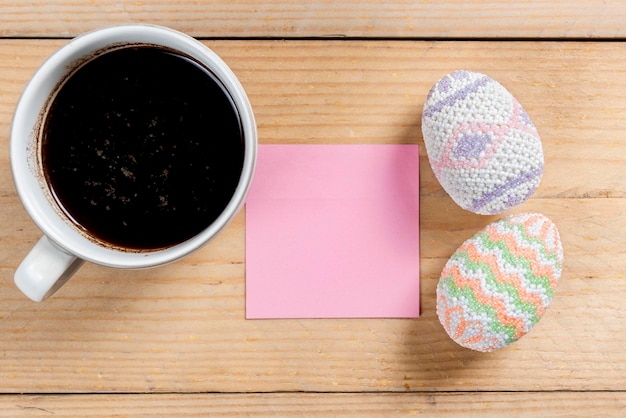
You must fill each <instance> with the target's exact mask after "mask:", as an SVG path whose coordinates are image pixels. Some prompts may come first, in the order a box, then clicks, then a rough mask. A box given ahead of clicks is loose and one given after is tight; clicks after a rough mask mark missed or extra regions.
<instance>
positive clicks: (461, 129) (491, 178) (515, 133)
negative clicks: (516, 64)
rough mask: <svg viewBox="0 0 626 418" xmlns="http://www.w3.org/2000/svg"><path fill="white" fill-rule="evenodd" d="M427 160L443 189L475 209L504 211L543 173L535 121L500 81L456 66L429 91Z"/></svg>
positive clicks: (425, 126)
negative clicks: (458, 68) (458, 69)
mask: <svg viewBox="0 0 626 418" xmlns="http://www.w3.org/2000/svg"><path fill="white" fill-rule="evenodd" d="M422 134H423V137H424V144H425V146H426V152H427V154H428V160H429V162H430V165H431V167H432V169H433V172H434V173H435V176H436V177H437V180H439V182H440V183H441V185H442V186H443V188H444V189H445V191H446V192H447V193H448V194H449V195H450V197H451V198H452V199H453V200H454V201H455V202H456V203H457V204H458V205H460V206H461V207H462V208H464V209H466V210H469V211H471V212H474V213H478V214H483V215H493V214H497V213H502V212H504V211H506V210H508V209H510V208H512V207H514V206H516V205H518V204H520V203H522V202H524V201H525V200H526V199H528V198H529V197H530V195H532V193H533V192H534V191H535V190H536V189H537V187H538V186H539V182H540V181H541V176H542V174H543V164H544V163H543V150H542V146H541V139H540V138H539V134H538V132H537V129H536V128H535V126H534V124H533V123H532V121H531V120H530V117H529V116H528V114H527V113H526V111H525V110H524V109H523V108H522V106H521V105H520V104H519V102H518V101H517V100H516V99H515V98H514V97H513V95H511V93H509V92H508V90H506V89H505V88H504V87H503V86H502V85H501V84H500V83H498V82H497V81H495V80H493V79H492V78H490V77H488V76H486V75H484V74H481V73H477V72H472V71H461V70H460V71H455V72H453V73H451V74H448V75H446V76H445V77H443V78H442V79H441V80H439V81H438V82H437V83H435V85H434V86H433V88H432V89H431V90H430V92H429V93H428V97H427V98H426V102H425V103H424V110H423V113H422Z"/></svg>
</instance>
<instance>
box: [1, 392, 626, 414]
mask: <svg viewBox="0 0 626 418" xmlns="http://www.w3.org/2000/svg"><path fill="white" fill-rule="evenodd" d="M0 401H1V402H0V416H3V417H5V416H6V417H8V416H18V415H19V416H50V415H56V416H64V417H73V416H81V417H84V416H90V417H112V416H150V417H170V416H177V417H181V416H211V417H230V418H236V417H250V416H254V417H259V418H263V417H276V416H281V417H285V416H307V417H324V418H327V417H360V418H361V417H363V418H366V417H397V416H411V415H425V416H434V415H436V416H437V417H458V416H461V415H462V416H463V417H498V418H499V417H503V416H511V414H512V413H513V411H514V410H515V408H518V407H519V408H520V409H518V410H516V411H515V412H514V415H515V416H516V417H520V418H523V417H529V418H535V417H537V416H546V415H549V416H551V417H571V416H602V417H607V418H608V417H623V416H624V414H625V413H626V393H624V392H556V393H549V392H517V393H507V392H491V393H481V392H472V393H445V392H444V393H405V394H397V393H386V394H375V393H363V394H328V393H322V394H304V393H283V394H163V395H154V394H141V395H64V396H58V395H48V396H42V395H36V396H29V395H16V396H3V397H2V398H0ZM522 405H523V407H522Z"/></svg>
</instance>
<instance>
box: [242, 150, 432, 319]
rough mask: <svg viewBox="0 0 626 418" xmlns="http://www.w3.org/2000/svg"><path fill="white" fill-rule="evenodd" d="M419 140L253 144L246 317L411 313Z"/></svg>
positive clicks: (415, 293) (414, 311)
mask: <svg viewBox="0 0 626 418" xmlns="http://www.w3.org/2000/svg"><path fill="white" fill-rule="evenodd" d="M419 306H420V303H419V147H418V146H417V145H261V146H260V148H259V155H258V162H257V168H256V172H255V177H254V181H253V184H252V188H251V190H250V194H249V195H248V199H247V203H246V317H247V318H355V317H360V318H394V317H395V318H397V317H402V318H411V317H418V316H419Z"/></svg>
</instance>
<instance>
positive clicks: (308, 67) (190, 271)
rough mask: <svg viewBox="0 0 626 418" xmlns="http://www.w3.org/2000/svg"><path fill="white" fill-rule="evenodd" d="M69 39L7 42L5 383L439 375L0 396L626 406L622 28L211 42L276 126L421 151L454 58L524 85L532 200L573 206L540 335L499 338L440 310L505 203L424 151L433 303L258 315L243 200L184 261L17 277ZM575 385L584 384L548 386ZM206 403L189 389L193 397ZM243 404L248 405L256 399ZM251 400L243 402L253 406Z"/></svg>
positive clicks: (169, 384) (3, 116) (375, 407)
mask: <svg viewBox="0 0 626 418" xmlns="http://www.w3.org/2000/svg"><path fill="white" fill-rule="evenodd" d="M64 43H65V41H62V40H47V41H45V40H1V41H0V73H2V74H3V78H2V79H0V173H1V174H0V215H1V219H5V220H7V219H8V220H9V221H4V222H3V223H2V224H1V226H0V245H1V251H0V279H1V280H0V386H1V387H0V389H1V391H2V392H3V393H14V394H18V393H51V394H54V393H90V392H115V393H119V392H133V393H145V392H157V393H158V392H164V393H172V392H181V393H184V392H236V393H241V392H259V393H260V392H281V391H289V392H291V391H301V392H333V393H338V392H380V391H399V392H404V391H408V392H412V391H428V392H433V393H432V394H413V393H411V394H410V396H403V395H374V396H373V397H371V398H370V397H369V395H358V394H354V395H350V394H346V395H340V396H335V395H333V396H328V397H326V396H321V395H319V396H318V395H315V394H311V395H308V394H303V395H297V396H296V398H295V399H296V401H295V403H292V401H291V399H293V398H291V397H290V396H291V395H284V396H283V395H271V396H268V397H266V396H263V395H249V396H241V397H232V398H231V397H229V396H226V395H197V396H196V395H188V396H190V397H187V395H181V396H180V397H178V395H171V396H170V395H163V397H161V396H154V397H151V396H147V395H146V397H145V398H142V399H144V400H145V401H140V400H139V398H138V396H139V395H129V397H120V398H118V397H111V398H108V397H107V396H102V397H99V396H95V397H85V398H83V397H69V398H67V399H68V401H67V403H65V401H61V399H65V398H64V397H62V398H56V397H41V398H40V397H4V398H0V400H5V401H6V400H8V404H9V407H10V408H9V409H8V411H16V410H21V411H22V412H30V413H38V411H39V412H41V410H39V409H37V408H42V409H44V410H47V409H48V408H49V407H50V408H51V410H54V408H59V409H58V411H60V412H59V414H61V411H63V412H64V413H63V414H62V415H66V414H65V411H67V414H70V412H71V413H74V414H80V411H81V410H80V408H81V405H82V402H86V401H88V403H87V404H86V405H92V406H94V408H96V410H97V408H98V407H99V405H105V406H106V404H116V405H119V408H120V411H122V412H123V411H125V409H124V408H128V409H127V411H129V412H132V409H133V408H138V407H139V406H138V405H141V402H145V405H151V404H152V402H154V403H153V404H152V405H156V406H155V407H154V408H155V411H156V410H161V409H160V408H163V411H167V408H168V407H169V408H174V407H175V405H185V402H187V401H186V400H189V399H191V400H192V403H195V404H196V405H199V404H202V403H213V404H215V405H229V402H233V403H238V402H243V403H242V405H256V406H250V408H256V409H254V410H256V411H259V410H263V408H265V406H268V405H269V406H272V407H275V408H279V409H278V411H279V412H278V414H279V415H280V411H281V409H280V408H286V410H285V411H286V413H288V412H289V411H293V410H295V409H297V408H298V407H299V406H301V405H302V404H309V403H315V404H319V405H320V409H319V411H325V409H324V408H325V407H328V408H330V411H331V412H332V411H335V410H336V409H333V408H339V409H338V411H339V412H337V414H339V413H340V412H341V411H343V410H344V409H345V408H347V407H348V406H350V405H353V406H354V407H355V411H358V409H357V408H356V406H358V405H360V404H363V405H369V406H371V411H380V415H386V413H387V412H389V411H392V410H393V411H395V410H396V409H395V408H396V407H397V408H399V410H400V411H420V410H422V408H425V409H426V410H432V409H429V408H432V407H433V405H434V404H438V405H439V404H440V402H441V403H443V404H444V406H441V405H440V406H441V408H442V409H443V410H444V411H450V413H451V414H452V413H454V412H455V411H457V409H455V408H461V409H462V408H468V406H467V405H466V404H465V402H467V401H468V400H469V399H470V398H471V399H472V400H474V401H475V402H478V403H480V405H483V404H484V406H485V407H491V406H493V405H496V407H497V408H505V406H504V405H505V404H506V403H507V402H510V401H511V399H517V400H518V402H521V403H522V404H524V405H526V404H527V403H530V404H532V405H536V406H537V407H541V405H547V407H554V408H556V412H559V410H560V411H562V412H563V415H567V414H568V413H569V412H572V411H574V412H576V411H577V408H579V407H583V405H584V407H585V408H590V410H591V409H593V408H594V406H597V405H599V404H601V403H602V402H604V401H607V399H608V400H610V403H609V402H608V401H607V404H606V405H605V407H606V408H607V409H606V411H607V412H609V413H611V412H617V411H620V408H621V409H623V407H624V395H623V393H624V392H623V390H624V389H625V388H626V352H625V351H624V350H623V342H624V340H623V336H624V335H625V334H626V310H625V309H624V295H626V280H625V278H624V272H625V271H626V256H625V254H624V248H626V247H625V244H626V199H625V198H624V197H625V196H626V178H625V177H624V175H623V167H624V160H623V158H624V155H626V141H625V140H624V138H625V137H626V114H625V112H626V106H625V104H626V103H625V102H624V98H623V94H622V92H623V91H624V89H625V88H626V49H625V48H624V45H623V44H622V43H602V42H582V43H577V42H571V43H559V42H433V41H428V42H424V41H413V42H408V41H398V42H379V41H262V40H260V41H223V40H222V41H210V42H207V44H208V45H209V46H210V47H211V48H213V49H214V50H215V51H216V52H218V53H219V54H220V55H221V56H222V57H223V58H224V59H225V60H226V61H227V63H228V64H229V65H230V66H231V67H232V68H233V70H234V71H235V73H236V74H237V75H238V76H239V78H240V79H241V81H242V83H243V84H244V87H245V88H246V90H247V91H248V94H249V96H250V99H251V101H252V104H253V107H254V110H255V113H256V115H257V122H258V126H259V136H260V141H261V142H262V143H265V144H267V143H331V144H332V143H418V144H419V145H420V147H421V149H422V151H423V142H422V139H421V133H420V114H421V106H422V103H423V100H424V98H425V96H426V94H427V92H428V89H429V88H430V86H431V85H432V84H433V83H434V82H435V81H437V79H438V78H439V77H441V76H443V75H444V74H445V73H447V72H449V71H451V70H454V69H457V68H469V69H474V70H478V71H483V72H486V73H487V74H489V75H491V76H492V77H494V78H496V79H497V80H499V81H500V82H501V83H503V84H504V85H505V86H506V87H507V88H508V89H509V90H510V91H511V92H513V94H514V95H515V96H516V97H517V98H518V99H519V101H520V102H521V103H522V104H523V105H524V106H525V108H526V109H527V111H528V112H529V114H530V115H531V117H532V118H533V120H534V121H535V124H536V125H537V127H538V129H539V132H540V134H541V135H542V138H543V144H544V151H545V155H546V173H545V176H544V179H543V182H542V184H541V186H540V188H539V190H538V191H537V193H536V194H535V196H534V197H533V198H532V199H531V200H530V201H528V202H527V203H526V204H524V205H523V206H522V207H520V208H518V209H516V210H517V211H522V210H523V211H541V212H543V213H545V214H546V215H547V216H549V217H551V218H552V219H553V220H554V221H555V223H556V224H557V226H558V227H559V229H560V231H561V235H562V238H563V242H564V247H565V254H566V262H565V268H564V272H563V277H562V280H561V283H560V285H559V288H558V290H557V295H556V298H555V300H554V302H553V305H552V306H551V308H550V309H549V310H548V312H547V314H546V316H545V317H544V319H542V321H541V322H540V323H539V324H538V325H537V326H536V327H535V329H534V330H533V331H532V332H531V333H530V334H529V335H528V336H526V337H524V338H523V339H522V340H520V341H519V342H517V343H515V344H514V345H512V346H511V347H509V348H507V349H504V350H501V351H499V352H496V353H493V354H479V353H474V352H471V351H468V350H465V349H462V348H461V347H459V346H457V345H456V344H455V343H453V342H452V341H451V340H450V339H449V338H448V337H447V335H446V334H445V332H444V331H443V329H442V327H441V326H440V324H439V322H438V320H437V318H436V315H435V313H434V308H435V307H434V294H435V286H436V282H437V279H438V274H439V272H440V271H441V268H442V267H443V264H444V263H445V261H446V259H447V257H449V255H450V254H451V253H452V251H454V249H455V248H456V247H457V246H458V245H459V244H460V243H461V242H462V241H463V240H465V239H466V238H468V237H470V236H471V235H473V234H474V233H475V232H476V231H477V230H478V229H479V228H480V227H482V226H484V225H486V224H487V223H489V222H491V221H492V220H493V219H495V217H481V216H478V215H473V214H470V213H467V212H464V211H462V210H460V209H459V208H458V207H457V206H456V205H455V204H454V203H452V201H451V200H450V199H449V198H448V197H447V196H446V194H445V193H444V192H443V191H442V190H441V188H440V186H439V185H438V184H437V182H436V181H435V179H434V177H433V175H432V172H431V171H430V168H429V166H428V162H427V159H426V156H425V154H424V153H423V155H422V158H421V163H422V166H421V172H420V174H421V187H420V192H421V228H422V229H421V246H422V254H421V278H422V301H423V302H422V312H423V316H422V317H421V318H420V319H417V320H385V319H378V320H360V319H354V320H345V319H344V320H341V319H339V320H273V321H246V320H245V319H244V310H245V306H244V294H245V293H244V292H245V282H244V278H245V264H244V260H245V248H244V234H245V213H241V214H240V215H239V216H238V217H237V218H236V220H235V222H234V223H233V224H231V226H230V227H229V228H228V229H227V230H226V231H225V232H224V234H223V235H221V236H220V237H219V238H218V239H217V240H216V241H214V242H213V243H211V244H210V245H208V246H207V247H205V248H204V249H203V250H201V251H199V252H197V253H196V254H194V255H192V256H191V257H189V258H187V259H185V260H184V261H181V262H178V263H174V264H171V265H169V266H166V267H163V268H159V269H154V270H146V271H136V272H124V271H115V270H112V269H106V268H102V267H97V266H93V265H87V266H85V267H84V268H83V269H82V270H81V271H80V273H79V274H78V275H77V276H76V277H74V278H73V279H72V280H71V282H70V283H69V284H68V285H66V286H65V287H64V288H63V289H62V290H61V291H60V292H59V293H58V294H57V295H55V296H54V297H53V298H52V299H50V300H49V301H47V302H45V303H43V304H36V303H32V302H30V301H27V300H26V299H25V298H24V297H23V296H22V295H21V294H20V293H19V292H18V291H17V290H16V289H15V288H14V286H13V283H12V275H13V271H14V269H15V267H16V266H17V264H18V263H19V261H20V260H21V259H22V258H23V256H24V255H25V254H26V253H27V252H28V250H29V248H30V247H31V246H32V245H33V243H34V242H35V241H36V239H37V238H38V236H39V232H38V231H37V229H36V228H35V226H34V225H33V224H32V222H31V221H30V220H29V219H28V217H27V215H26V213H25V212H24V210H23V209H22V207H21V205H20V203H19V200H18V199H17V197H16V195H15V191H14V188H13V185H12V180H11V175H10V169H9V162H8V152H7V149H8V142H7V141H8V133H9V124H10V118H11V114H12V111H13V108H14V106H15V103H16V101H17V99H18V96H19V93H20V91H21V90H22V88H23V87H24V84H25V83H26V81H27V80H28V78H29V77H30V76H31V75H32V73H33V72H34V71H35V69H36V67H37V66H38V65H39V64H40V63H41V62H42V61H43V60H44V59H45V57H46V56H48V55H49V54H50V53H52V52H53V51H54V50H55V49H56V48H58V47H59V46H61V45H62V44H64ZM571 390H574V391H585V393H583V394H581V395H580V396H579V395H576V394H571V393H569V392H557V393H552V392H545V393H538V394H536V393H534V392H532V391H571ZM440 391H514V392H517V393H515V394H513V395H511V394H507V393H498V394H495V395H494V394H489V393H486V394H474V393H472V394H439V393H437V392H440ZM520 391H521V392H520ZM528 391H531V392H528ZM586 391H591V393H587V392H586ZM596 391H619V392H617V393H613V392H600V393H598V392H596ZM526 392H528V393H526ZM168 396H170V397H168ZM387 396H391V397H390V398H387ZM82 399H84V400H82ZM433 399H434V402H433ZM535 399H538V400H537V401H535ZM587 401H588V402H587ZM117 402H121V403H119V404H118V403H117ZM257 402H260V406H259V405H258V404H256V403H257ZM413 402H416V403H417V404H416V406H413V405H414V404H413ZM533 402H534V403H533ZM164 403H165V404H167V405H170V406H167V405H165V406H163V404H164ZM5 405H6V404H5ZM17 405H22V406H23V405H26V408H25V409H24V408H22V407H20V406H17ZM28 405H34V407H33V408H34V409H33V408H30V407H29V406H28ZM42 405H43V406H42ZM49 405H52V406H49ZM474 405H478V404H474ZM570 405H572V406H571V407H570ZM204 407H206V404H204V405H199V406H197V408H199V409H193V408H196V407H194V406H193V405H192V406H190V408H191V410H192V411H200V410H202V408H204ZM365 407H366V406H364V408H365ZM11 408H13V409H11ZM20 408H21V409H20ZM216 408H217V406H216ZM242 408H244V407H243V406H242ZM289 408H291V409H289ZM470 408H471V406H470ZM5 410H6V409H5ZM241 410H242V411H243V412H242V414H243V413H244V412H245V408H244V409H241ZM495 410H496V411H498V409H495ZM76 411H78V412H76ZM234 411H235V412H234V416H237V413H239V412H236V411H239V409H236V408H235V409H234ZM214 412H215V413H216V414H217V413H218V412H219V411H218V410H215V411H214ZM223 413H227V412H223ZM352 414H353V415H358V416H360V415H359V414H358V413H357V412H353V413H352ZM372 414H374V415H375V414H376V412H372Z"/></svg>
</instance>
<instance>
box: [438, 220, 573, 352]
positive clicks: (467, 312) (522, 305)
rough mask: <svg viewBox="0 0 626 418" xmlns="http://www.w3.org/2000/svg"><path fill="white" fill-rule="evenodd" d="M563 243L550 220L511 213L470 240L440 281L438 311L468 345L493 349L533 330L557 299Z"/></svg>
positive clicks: (451, 333)
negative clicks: (554, 297)
mask: <svg viewBox="0 0 626 418" xmlns="http://www.w3.org/2000/svg"><path fill="white" fill-rule="evenodd" d="M562 265H563V247H562V245H561V239H560V236H559V231H558V230H557V228H556V226H555V225H554V223H552V221H550V219H548V218H546V217H545V216H543V215H541V214H537V213H530V214H529V213H526V214H518V215H510V216H508V217H506V218H504V219H501V220H499V221H496V222H494V223H492V224H490V225H488V226H487V227H485V228H484V229H483V230H482V231H480V232H478V233H477V234H476V235H474V236H473V237H472V238H470V239H468V240H467V241H465V242H464V243H463V244H462V245H461V246H460V247H459V248H458V249H457V250H456V251H455V252H454V254H453V255H452V257H451V258H450V259H449V260H448V262H447V263H446V265H445V267H444V269H443V271H442V273H441V277H440V279H439V284H438V285H437V316H438V317H439V320H440V321H441V324H442V325H443V327H444V328H445V330H446V332H447V333H448V335H449V336H450V337H451V338H452V339H453V340H454V341H456V342H457V343H458V344H460V345H461V346H463V347H466V348H470V349H472V350H477V351H483V352H491V351H494V350H496V349H498V348H502V347H505V346H507V345H509V344H511V343H512V342H514V341H516V340H518V339H519V338H521V337H522V336H523V335H525V334H526V333H528V332H529V331H530V329H531V328H532V327H533V326H534V325H535V324H536V323H537V322H538V321H539V319H541V317H542V316H543V314H544V312H545V310H546V308H547V307H548V305H549V304H550V302H551V301H552V297H553V295H554V291H555V288H556V285H557V282H558V281H559V278H560V276H561V269H562Z"/></svg>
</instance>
